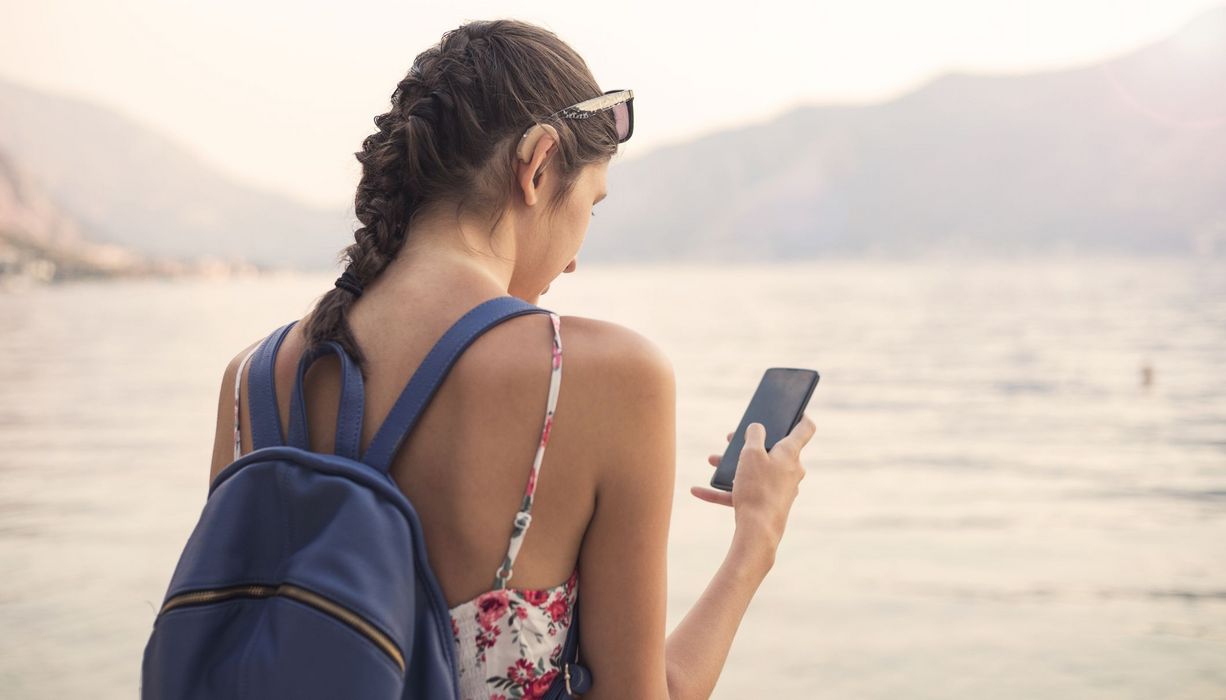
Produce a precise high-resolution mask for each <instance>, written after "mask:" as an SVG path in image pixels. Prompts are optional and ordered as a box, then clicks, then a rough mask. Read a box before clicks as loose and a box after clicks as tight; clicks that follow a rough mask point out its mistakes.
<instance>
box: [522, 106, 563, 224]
mask: <svg viewBox="0 0 1226 700" xmlns="http://www.w3.org/2000/svg"><path fill="white" fill-rule="evenodd" d="M558 141H559V138H558V130H557V129H555V128H554V127H553V126H552V125H551V124H534V125H532V128H530V129H529V130H528V132H527V133H526V134H524V136H523V138H521V139H520V144H519V147H518V148H517V149H516V151H515V153H516V155H517V156H518V160H517V162H516V163H515V166H516V176H517V178H518V179H519V185H520V187H522V188H523V190H524V203H525V204H527V205H529V206H532V205H534V204H536V191H537V188H538V186H539V183H538V182H537V180H538V179H539V178H540V176H541V174H542V173H543V172H544V169H545V164H546V162H547V161H548V160H549V157H550V156H551V155H553V151H554V149H555V148H557V145H558Z"/></svg>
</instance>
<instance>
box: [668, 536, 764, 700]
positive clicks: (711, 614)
mask: <svg viewBox="0 0 1226 700" xmlns="http://www.w3.org/2000/svg"><path fill="white" fill-rule="evenodd" d="M774 559H775V547H774V546H772V545H771V544H770V543H769V540H768V539H767V538H766V537H764V536H759V535H754V534H752V533H749V532H746V531H743V530H737V531H736V533H735V534H734V535H733V536H732V545H731V546H730V547H729V548H728V554H727V555H725V556H724V562H723V563H722V564H721V565H720V567H719V569H718V570H717V571H716V572H715V576H714V577H713V578H712V579H711V582H710V583H709V584H707V588H706V590H704V591H703V592H702V595H701V596H699V598H698V601H697V602H695V603H694V607H692V608H690V611H689V612H688V613H686V615H685V618H684V619H682V620H681V622H680V623H679V624H678V625H677V627H676V628H674V629H673V631H672V634H670V635H668V642H667V665H668V697H669V698H670V699H671V700H679V699H681V698H707V697H710V695H711V691H713V690H714V689H715V682H716V681H717V680H718V679H719V674H720V672H721V671H723V669H724V662H725V661H726V660H727V658H728V651H729V650H730V649H731V648H732V639H733V637H734V636H735V635H736V631H737V627H739V626H740V624H741V619H742V618H743V617H744V615H745V610H746V609H748V608H749V601H750V600H752V599H753V595H754V593H755V592H756V591H757V590H758V585H759V584H760V583H762V579H764V578H766V574H767V572H768V571H770V568H771V565H772V564H773V563H774Z"/></svg>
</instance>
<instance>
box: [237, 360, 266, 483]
mask: <svg viewBox="0 0 1226 700" xmlns="http://www.w3.org/2000/svg"><path fill="white" fill-rule="evenodd" d="M259 349H260V345H259V344H257V345H256V346H255V347H254V348H251V352H249V353H247V356H246V357H244V358H243V361H242V362H241V363H239V365H238V376H237V377H235V378H234V459H238V458H239V457H242V456H243V442H242V436H241V435H240V434H239V432H238V406H239V403H238V390H239V388H240V387H242V385H243V367H246V366H247V360H250V359H251V356H252V355H254V354H255V351H256V350H259Z"/></svg>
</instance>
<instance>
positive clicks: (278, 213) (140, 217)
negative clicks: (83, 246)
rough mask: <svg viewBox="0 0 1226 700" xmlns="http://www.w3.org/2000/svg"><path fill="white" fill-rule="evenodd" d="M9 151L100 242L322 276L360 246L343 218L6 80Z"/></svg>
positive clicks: (90, 109)
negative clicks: (247, 183) (315, 271)
mask: <svg viewBox="0 0 1226 700" xmlns="http://www.w3.org/2000/svg"><path fill="white" fill-rule="evenodd" d="M0 148H4V149H6V150H7V151H8V152H9V153H10V154H11V155H12V157H13V159H14V160H15V161H16V162H18V163H19V164H21V165H22V166H23V167H24V168H26V169H27V170H28V171H30V172H31V173H32V174H33V175H34V176H36V177H37V179H38V180H39V181H40V182H42V183H43V184H44V185H45V186H46V188H47V191H48V192H49V194H50V196H51V197H52V198H53V199H54V200H55V202H56V203H57V205H58V206H59V207H60V208H61V209H62V210H63V211H64V212H66V213H68V214H69V215H71V216H72V217H73V218H75V219H76V220H77V221H78V222H79V223H80V226H81V229H82V231H83V233H84V234H85V235H87V236H88V237H89V238H91V239H94V240H97V241H100V242H107V243H116V244H120V245H123V246H125V247H129V248H132V249H135V250H139V251H142V252H144V253H149V254H155V255H164V256H175V257H184V256H191V257H195V256H206V255H207V256H217V257H220V258H227V259H228V258H231V257H239V258H242V259H245V260H248V261H251V262H253V263H257V264H260V265H265V266H280V265H284V266H292V267H301V268H320V269H323V268H329V267H333V266H334V264H335V263H334V261H335V257H336V255H337V253H338V252H339V251H340V250H341V249H343V248H344V247H345V246H346V245H347V244H348V243H350V242H352V240H353V228H352V226H351V224H350V223H349V222H348V220H347V218H346V217H345V212H344V211H326V210H320V209H315V208H312V207H309V206H306V205H304V204H301V203H299V202H295V201H293V200H292V199H290V198H288V197H285V196H282V195H279V194H276V193H273V192H265V191H260V190H258V189H254V188H251V187H247V186H245V185H240V184H237V183H235V182H233V181H231V180H230V179H228V178H227V177H226V176H224V175H222V174H221V173H219V172H218V171H217V170H216V169H214V168H212V167H211V166H209V165H207V164H205V163H204V162H203V161H202V160H201V159H199V158H198V157H197V156H195V155H194V154H192V153H191V152H190V151H188V150H187V149H186V148H185V147H183V146H181V145H179V144H177V143H175V142H173V141H171V140H169V139H167V138H165V137H163V136H162V135H160V134H158V133H157V132H156V131H154V130H152V129H150V128H148V127H146V126H144V125H142V124H139V123H137V122H134V121H133V120H131V119H129V118H127V117H125V116H122V115H120V114H117V113H116V112H113V111H111V110H109V109H107V108H104V107H100V106H98V105H95V104H92V103H90V102H86V101H84V100H79V99H75V98H68V97H61V96H55V95H49V94H46V93H43V92H39V91H36V90H32V89H29V88H25V87H21V86H19V85H16V84H14V83H11V82H7V81H4V80H0Z"/></svg>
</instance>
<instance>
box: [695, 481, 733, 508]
mask: <svg viewBox="0 0 1226 700" xmlns="http://www.w3.org/2000/svg"><path fill="white" fill-rule="evenodd" d="M690 493H692V494H694V495H695V496H697V497H698V499H699V500H703V501H706V502H707V503H717V504H719V505H721V506H729V507H731V506H732V494H731V493H729V492H728V491H720V490H719V489H711V488H707V487H705V486H691V487H690Z"/></svg>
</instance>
